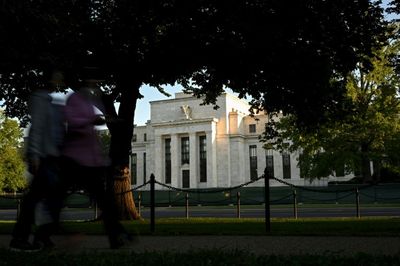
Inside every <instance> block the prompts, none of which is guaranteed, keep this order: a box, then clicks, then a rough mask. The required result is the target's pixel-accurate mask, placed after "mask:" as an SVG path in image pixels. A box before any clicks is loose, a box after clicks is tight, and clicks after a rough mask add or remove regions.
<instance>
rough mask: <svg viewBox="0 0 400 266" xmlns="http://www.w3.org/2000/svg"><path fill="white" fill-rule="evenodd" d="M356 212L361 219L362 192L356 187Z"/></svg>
mask: <svg viewBox="0 0 400 266" xmlns="http://www.w3.org/2000/svg"><path fill="white" fill-rule="evenodd" d="M356 212H357V218H360V217H361V213H360V191H359V190H358V187H356Z"/></svg>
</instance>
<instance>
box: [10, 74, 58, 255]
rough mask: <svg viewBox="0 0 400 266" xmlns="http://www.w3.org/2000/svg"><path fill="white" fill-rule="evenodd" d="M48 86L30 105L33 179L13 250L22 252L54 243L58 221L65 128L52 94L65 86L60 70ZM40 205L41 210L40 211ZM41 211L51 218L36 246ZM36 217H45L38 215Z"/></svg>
mask: <svg viewBox="0 0 400 266" xmlns="http://www.w3.org/2000/svg"><path fill="white" fill-rule="evenodd" d="M45 75H49V78H48V79H47V80H48V83H47V86H46V87H44V88H39V89H36V90H35V91H34V92H33V94H32V95H31V98H30V102H29V115H30V119H31V125H30V128H29V134H28V139H27V145H26V159H27V164H28V171H29V172H30V173H31V174H32V176H33V178H32V181H31V183H30V185H29V188H28V191H27V193H26V194H25V195H24V197H23V200H22V203H21V208H20V212H19V216H18V218H17V222H16V224H15V226H14V230H13V232H12V239H11V242H10V249H12V250H22V251H34V250H40V249H42V248H43V247H52V246H53V245H54V244H53V242H52V241H51V239H50V235H51V234H52V233H53V231H54V230H55V224H54V223H53V222H54V221H56V220H58V219H59V218H58V215H59V212H58V209H59V208H60V206H59V205H60V204H61V203H60V201H58V198H59V196H58V192H59V191H60V189H61V187H60V183H59V179H58V174H59V156H60V148H61V145H62V140H63V132H62V131H63V125H62V119H61V118H60V110H59V108H58V107H57V106H56V105H54V104H52V97H51V96H50V95H49V94H50V93H51V92H53V91H55V90H56V89H58V88H59V87H60V86H63V85H64V76H63V73H62V72H60V71H50V72H49V73H45ZM39 205H40V207H41V208H37V207H38V206H39ZM36 209H41V210H42V211H43V212H44V213H43V215H42V217H43V216H45V215H48V216H49V218H46V219H42V220H43V221H42V222H41V224H40V225H39V226H38V228H37V230H36V232H35V234H34V240H33V243H31V242H30V241H29V237H30V234H31V232H32V226H33V225H34V223H35V210H36ZM36 217H41V213H37V215H36Z"/></svg>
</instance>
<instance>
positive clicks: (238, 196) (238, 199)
mask: <svg viewBox="0 0 400 266" xmlns="http://www.w3.org/2000/svg"><path fill="white" fill-rule="evenodd" d="M236 198H237V204H236V211H237V218H239V219H240V191H238V192H237V193H236Z"/></svg>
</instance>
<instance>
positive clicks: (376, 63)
mask: <svg viewBox="0 0 400 266" xmlns="http://www.w3.org/2000/svg"><path fill="white" fill-rule="evenodd" d="M399 54H400V41H399V40H392V41H391V44H390V45H389V46H386V47H384V48H383V49H382V50H379V51H377V52H376V56H375V57H372V58H371V59H370V63H371V65H372V67H373V68H372V70H371V71H368V70H366V69H365V68H364V67H363V65H361V64H359V65H358V68H357V69H356V70H355V71H353V72H352V73H351V74H350V75H349V76H348V78H347V81H348V82H347V87H346V88H347V92H346V95H345V101H343V102H342V107H341V108H342V110H341V112H342V114H343V115H342V119H338V118H337V117H336V113H335V116H332V114H331V113H326V121H328V122H327V123H325V124H323V125H321V126H320V127H318V128H315V129H313V130H304V129H301V128H298V127H297V125H296V123H295V120H296V118H295V116H293V115H291V116H287V117H284V118H281V119H280V120H279V122H271V123H270V126H271V127H272V128H269V130H267V131H266V133H265V134H264V136H263V140H264V141H265V142H266V146H267V147H275V148H277V149H280V150H285V149H288V150H290V151H301V156H300V161H299V165H300V169H301V171H302V175H303V176H306V177H312V178H313V177H323V176H328V175H334V174H335V172H336V174H338V173H339V172H342V174H344V173H349V172H355V173H357V172H360V171H361V172H360V174H361V175H362V176H363V177H364V178H365V179H366V180H367V181H369V178H370V177H371V173H370V172H369V168H370V166H369V164H370V161H374V162H375V164H374V167H375V171H377V172H379V169H378V168H377V167H379V166H380V165H381V163H383V164H384V166H385V167H399V164H398V163H399V162H400V160H399V159H400V158H399V155H398V152H397V151H398V148H399V145H400V142H399V141H400V117H399V113H400V99H399V97H398V95H399V90H400V78H399V76H398V74H397V73H396V69H395V67H394V65H393V62H395V61H396V60H397V59H398V57H399ZM344 167H345V169H343V168H344ZM341 168H342V169H341Z"/></svg>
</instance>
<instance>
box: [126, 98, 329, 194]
mask: <svg viewBox="0 0 400 266" xmlns="http://www.w3.org/2000/svg"><path fill="white" fill-rule="evenodd" d="M201 103H202V99H198V98H195V97H192V96H191V95H187V94H184V93H176V94H175V98H174V99H167V100H160V101H153V102H150V106H151V118H150V120H148V121H147V123H146V125H145V126H135V130H134V137H133V140H132V156H131V173H132V179H133V180H132V181H133V182H132V183H133V184H134V185H140V184H143V183H144V182H146V181H147V180H148V178H149V176H150V174H151V173H154V175H155V177H156V179H157V180H158V181H160V182H162V183H166V184H169V185H171V186H174V187H179V188H214V187H232V186H236V185H240V184H243V183H245V182H248V181H250V180H252V179H254V178H257V177H259V176H261V175H262V174H263V173H264V169H265V167H267V168H268V171H270V173H271V174H272V175H273V176H275V177H277V178H280V179H284V180H285V181H287V182H290V183H292V184H295V185H316V186H320V185H326V184H327V180H328V178H325V179H321V180H316V181H314V182H312V183H310V182H309V180H308V179H304V178H301V177H300V169H299V168H298V167H297V158H298V155H299V154H298V153H293V154H287V153H284V154H282V153H280V152H278V151H274V150H265V149H264V148H263V144H262V143H261V142H260V141H259V135H260V134H261V133H262V132H263V130H264V127H265V124H266V122H267V119H268V116H267V115H266V114H259V115H255V116H250V112H249V108H250V106H249V104H248V103H247V102H246V101H244V100H241V99H239V98H237V97H236V96H234V95H232V94H229V93H224V94H222V95H221V96H220V97H219V98H218V101H217V105H218V106H219V108H218V109H214V108H213V106H212V105H201ZM331 178H332V177H331ZM263 185H264V184H263V180H260V181H257V182H254V183H252V184H251V186H263ZM278 185H282V184H280V183H279V182H277V181H271V186H278Z"/></svg>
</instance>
